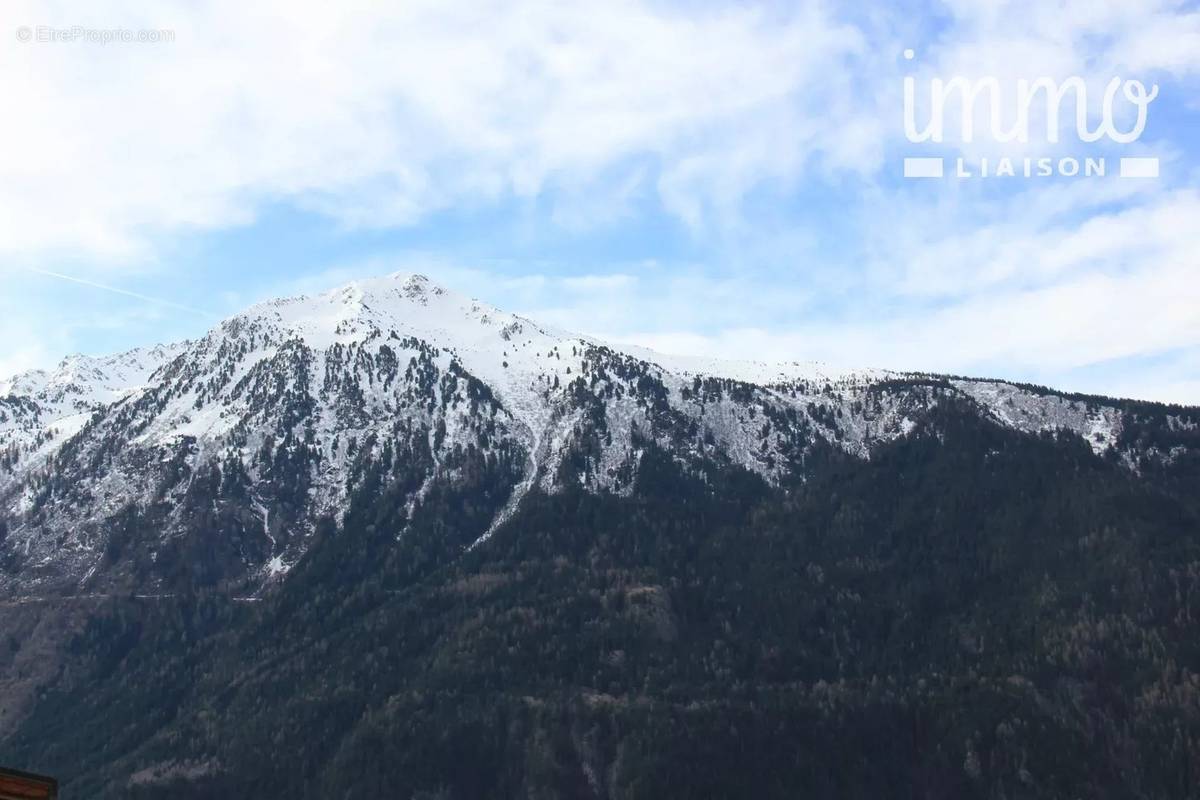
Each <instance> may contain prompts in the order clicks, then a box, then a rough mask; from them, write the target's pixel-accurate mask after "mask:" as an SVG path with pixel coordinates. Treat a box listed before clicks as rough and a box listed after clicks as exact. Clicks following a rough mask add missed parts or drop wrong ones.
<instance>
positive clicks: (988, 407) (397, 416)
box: [0, 274, 1192, 585]
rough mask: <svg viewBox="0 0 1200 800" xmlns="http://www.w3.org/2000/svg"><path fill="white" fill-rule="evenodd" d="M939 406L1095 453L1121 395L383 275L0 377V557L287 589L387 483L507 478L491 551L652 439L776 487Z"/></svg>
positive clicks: (631, 466)
mask: <svg viewBox="0 0 1200 800" xmlns="http://www.w3.org/2000/svg"><path fill="white" fill-rule="evenodd" d="M947 402H957V403H960V404H966V405H968V406H971V407H975V408H977V409H978V413H979V414H981V415H985V416H987V417H989V418H990V419H991V420H992V421H993V422H994V423H996V424H1000V425H1003V426H1006V427H1010V428H1015V429H1017V430H1022V431H1029V432H1039V431H1065V432H1067V433H1069V434H1073V435H1077V436H1079V437H1082V438H1083V439H1085V440H1086V441H1087V442H1088V444H1089V445H1090V446H1091V448H1092V449H1093V450H1094V451H1095V452H1096V453H1098V454H1104V453H1108V452H1110V451H1114V450H1115V449H1116V448H1117V447H1118V445H1119V442H1120V438H1121V433H1122V430H1123V425H1124V424H1125V420H1126V417H1125V415H1124V414H1123V412H1122V411H1121V410H1120V409H1119V408H1118V407H1117V406H1116V405H1115V404H1111V403H1106V402H1099V401H1086V402H1085V401H1082V400H1078V399H1072V398H1067V397H1063V396H1060V395H1056V394H1054V393H1051V392H1037V391H1031V390H1027V389H1023V388H1021V387H1017V386H1014V385H1012V384H1006V383H1002V382H994V381H993V382H979V381H962V380H949V379H942V378H937V377H936V376H932V377H931V376H910V375H903V374H900V373H892V372H887V371H884V370H834V369H830V368H828V367H824V366H822V365H819V364H814V363H811V362H803V361H796V362H791V363H786V364H764V363H759V362H752V361H746V362H726V361H718V360H715V359H704V358H689V357H671V356H663V355H660V354H658V353H654V352H652V351H649V350H645V349H642V348H637V347H631V346H620V345H612V344H606V343H604V342H602V341H599V340H596V339H594V338H590V337H585V336H579V335H576V334H573V333H570V332H568V331H563V330H559V329H556V328H552V327H548V326H544V325H540V324H538V323H536V322H534V321H532V320H530V319H527V318H524V317H521V316H519V315H516V314H512V313H509V312H506V311H502V310H500V309H498V308H495V307H493V306H491V305H488V304H486V303H483V302H480V301H478V300H473V299H471V298H468V297H465V296H463V295H461V294H458V293H456V292H453V291H450V290H447V289H445V288H442V287H440V286H437V285H436V284H434V283H433V282H431V281H430V280H429V279H428V278H425V277H424V276H421V275H408V274H399V275H391V276H387V277H382V278H372V279H367V280H361V281H355V282H353V283H350V284H347V285H346V286H343V287H340V288H337V289H334V290H331V291H328V292H324V293H321V294H317V295H311V296H298V297H290V298H284V299H279V300H273V301H268V302H264V303H259V304H257V305H254V306H252V307H250V308H248V309H247V310H245V311H244V312H242V313H239V314H236V315H234V316H231V317H229V318H227V319H225V320H224V321H222V322H221V323H220V324H218V325H217V326H215V327H214V328H213V329H212V330H210V331H209V332H208V333H207V334H206V335H204V336H203V337H201V338H199V339H197V340H195V341H192V342H183V343H180V344H177V345H167V346H159V347H155V348H150V349H146V350H135V351H130V352H129V353H123V354H120V355H117V356H112V357H109V358H101V359H95V358H87V357H73V358H70V359H67V360H65V361H64V362H63V363H62V364H61V365H59V367H58V368H57V369H56V370H51V371H46V372H37V371H35V372H30V373H25V374H23V375H21V376H17V377H16V378H13V379H10V380H8V381H4V382H3V383H0V448H2V449H0V452H2V453H4V461H3V462H2V463H0V522H4V523H5V525H6V527H7V531H8V534H7V543H4V542H0V547H8V548H9V549H10V550H11V549H12V548H14V547H17V548H19V552H20V553H21V556H20V557H21V559H24V560H26V561H28V562H29V563H32V564H35V565H37V568H36V570H34V572H33V573H31V572H29V571H28V570H25V571H24V572H22V577H21V580H22V581H25V582H28V581H30V580H50V579H51V578H50V577H46V576H53V578H54V579H55V580H65V579H69V580H84V579H85V578H86V579H87V580H92V579H93V576H94V575H96V574H97V572H96V570H98V569H100V567H101V566H102V564H101V558H102V555H103V553H104V552H105V547H106V546H107V547H108V548H109V552H110V553H111V552H112V549H113V548H112V547H111V545H109V544H106V543H110V542H111V537H112V536H113V535H115V534H114V533H113V531H114V530H128V529H129V528H130V525H132V524H133V523H132V522H130V520H131V519H132V520H139V521H140V522H138V524H137V525H136V526H134V527H137V528H138V529H144V530H151V531H153V532H154V533H153V536H154V537H158V538H160V539H161V541H162V542H167V541H174V542H176V544H174V545H172V546H171V547H172V548H174V549H169V550H166V551H164V550H162V548H160V547H159V546H158V545H156V544H154V542H151V541H146V542H143V543H142V545H141V547H143V549H144V552H143V560H142V561H138V562H136V564H140V565H141V566H137V567H136V568H135V566H127V567H122V569H125V570H127V571H126V572H121V573H120V574H122V575H125V578H124V579H125V580H134V577H131V576H133V575H135V573H136V574H137V575H141V576H142V577H138V578H136V580H138V581H140V582H142V583H144V582H145V581H146V580H151V578H147V577H145V576H146V575H151V576H157V577H154V578H153V580H157V581H164V580H168V572H169V571H168V566H167V565H168V564H170V563H172V558H173V557H174V556H172V557H168V556H167V555H163V553H167V552H169V553H176V552H177V550H178V547H179V545H178V542H180V541H192V539H190V538H189V537H201V538H200V539H197V540H196V541H204V542H208V544H206V545H204V547H209V548H211V547H217V551H211V552H223V553H225V555H224V556H222V558H221V559H219V561H220V565H219V568H218V567H217V566H213V567H212V569H213V570H214V573H213V574H214V575H218V577H220V579H222V580H224V579H228V578H229V576H231V575H237V574H243V573H244V574H246V575H260V576H262V577H263V578H273V577H278V576H280V575H283V574H286V572H287V570H288V569H289V568H290V566H291V565H292V564H294V563H295V561H296V559H298V558H299V557H300V556H301V555H302V554H303V552H304V551H305V549H306V548H307V543H308V537H309V536H310V535H311V534H312V532H313V531H314V529H315V526H316V523H317V520H318V519H320V518H322V517H324V516H336V515H337V514H338V513H339V512H340V511H341V510H343V509H344V508H345V507H346V504H347V503H348V501H349V498H350V497H352V496H353V494H354V493H355V492H356V491H359V489H360V488H361V487H363V486H365V485H370V479H369V477H368V476H370V475H372V474H378V473H379V472H380V471H381V470H386V471H388V472H389V473H390V474H392V475H393V480H395V481H397V482H398V485H400V486H402V487H404V488H403V492H404V499H405V503H406V505H407V509H408V512H407V513H408V514H409V515H410V516H413V515H417V514H419V513H421V508H422V507H423V504H424V503H425V502H426V500H427V498H429V497H430V496H432V495H431V493H433V494H436V492H437V491H438V487H439V486H446V485H456V484H460V483H462V482H464V481H466V482H470V481H479V480H483V479H482V478H481V477H480V476H481V475H490V476H491V477H489V478H487V479H486V482H487V485H489V486H493V487H497V486H498V487H502V488H501V489H492V490H489V492H492V491H500V492H501V494H500V496H499V497H493V498H492V500H489V501H488V502H489V503H491V502H494V503H496V506H495V508H494V510H493V513H492V515H491V519H490V521H489V522H488V524H487V525H485V526H483V528H482V529H481V530H480V531H479V534H480V538H481V539H482V538H486V536H487V535H488V534H489V533H490V532H491V531H493V530H495V529H496V527H497V526H498V525H500V524H502V523H503V522H504V520H505V519H507V518H509V517H510V516H511V515H512V513H513V512H514V510H515V509H516V508H517V507H518V506H519V505H520V503H521V501H522V498H524V497H525V496H526V495H527V494H528V493H529V492H530V491H533V490H535V489H540V490H542V491H546V492H555V491H559V490H561V489H562V488H563V487H565V486H566V485H575V486H578V487H581V488H583V489H585V490H587V491H593V492H606V491H607V492H617V493H622V492H626V491H629V490H630V489H631V487H632V485H633V483H634V481H635V479H636V477H637V475H638V472H639V467H640V465H641V463H642V458H643V457H644V455H645V453H646V451H647V449H648V448H651V447H656V448H659V449H661V450H662V451H664V452H667V453H669V454H671V456H672V457H673V458H675V459H676V460H677V461H678V462H679V463H680V464H683V465H685V468H688V469H693V468H694V469H707V468H708V467H706V466H704V465H717V467H718V468H726V467H729V468H740V469H744V470H748V471H750V472H752V473H755V474H757V475H759V476H761V477H762V478H763V479H764V480H766V481H767V482H768V483H778V482H781V481H784V480H785V479H788V478H796V479H803V477H804V471H805V470H806V469H807V467H806V464H808V463H810V460H811V457H812V455H813V454H814V453H816V452H817V451H821V450H822V449H826V450H828V449H829V448H833V449H836V450H840V451H843V452H845V453H848V454H850V455H852V456H855V457H859V458H869V457H870V456H871V453H872V450H873V449H874V448H875V447H877V446H878V445H880V444H881V443H884V442H887V441H890V440H893V439H895V438H897V437H901V436H905V435H908V434H909V433H910V432H912V431H913V430H914V429H916V428H918V427H920V426H921V425H922V424H923V420H926V419H928V418H929V416H930V413H931V410H932V409H934V408H936V407H938V406H939V405H940V404H943V403H947ZM1176 422H1178V424H1179V425H1184V424H1192V423H1191V422H1185V421H1182V420H1177V421H1176ZM1172 424H1174V423H1172ZM722 465H724V466H722ZM488 496H489V497H492V495H491V494H489V495H488ZM118 520H119V522H118ZM197 526H199V527H197ZM220 531H225V533H220ZM214 536H216V537H218V539H215V540H214V539H212V538H211V537H214ZM205 537H208V538H205ZM221 537H224V538H221ZM218 545H219V546H218ZM118 549H119V548H118ZM13 552H16V551H13ZM203 552H204V553H208V554H209V555H211V552H210V550H203ZM207 557H208V556H205V558H207ZM122 563H124V562H122ZM131 563H134V562H131ZM194 568H195V567H194V565H193V566H192V567H188V569H194ZM114 569H115V568H114ZM239 571H240V572H239ZM114 574H116V573H114ZM30 575H37V576H38V577H34V578H31V577H30ZM215 579H216V578H214V580H215ZM3 580H4V578H3V576H2V575H0V582H3ZM110 580H115V578H110ZM139 585H141V583H139Z"/></svg>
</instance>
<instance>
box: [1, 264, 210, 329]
mask: <svg viewBox="0 0 1200 800" xmlns="http://www.w3.org/2000/svg"><path fill="white" fill-rule="evenodd" d="M22 269H24V270H25V271H26V272H34V273H37V274H38V275H46V276H49V277H51V278H58V279H59V280H63V281H70V282H71V283H78V284H80V285H82V286H90V287H92V288H93V289H102V290H104V291H106V292H112V293H113V294H120V295H124V296H126V297H133V298H135V299H137V300H144V301H145V302H147V303H154V304H155V305H160V306H166V307H168V308H176V309H179V310H180V311H187V312H188V313H191V314H200V315H202V316H205V317H215V316H216V315H215V314H213V313H212V312H211V311H205V310H204V309H202V308H193V307H191V306H185V305H182V304H180V303H173V302H171V301H170V300H163V299H162V298H159V297H150V296H149V295H145V294H138V293H137V292H131V291H129V290H128V289H118V288H117V287H116V286H108V285H106V284H103V283H97V282H96V281H89V280H86V279H84V278H76V277H75V276H73V275H64V274H62V273H61V272H51V271H50V270H48V269H38V268H37V267H22Z"/></svg>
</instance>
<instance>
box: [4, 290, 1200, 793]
mask: <svg viewBox="0 0 1200 800" xmlns="http://www.w3.org/2000/svg"><path fill="white" fill-rule="evenodd" d="M154 352H157V353H159V354H160V355H158V356H154V357H145V358H141V359H138V360H137V364H138V368H137V369H130V370H129V371H127V372H125V373H118V372H117V371H116V370H115V369H110V370H105V369H102V368H99V367H97V369H96V370H94V371H81V370H75V369H73V368H72V369H69V368H68V367H65V366H64V368H63V370H62V374H63V376H64V377H63V378H62V379H59V378H57V377H56V376H53V375H41V376H34V377H28V376H27V377H25V378H23V379H21V380H18V381H14V382H12V383H10V384H6V386H8V387H9V388H8V391H9V394H8V395H6V396H5V397H4V399H3V400H0V407H2V408H3V409H4V410H5V413H7V414H9V416H8V417H6V418H5V424H7V425H8V427H7V428H5V429H4V430H5V431H7V435H8V436H10V437H11V438H10V441H12V442H17V441H19V442H21V445H22V446H21V449H20V453H19V454H18V455H19V457H16V458H12V459H9V460H8V461H6V462H5V463H4V467H3V469H2V470H0V509H2V512H0V525H2V526H3V527H2V528H0V534H2V535H0V761H4V762H12V763H20V764H24V765H26V766H28V767H31V768H35V769H39V770H42V771H48V772H52V773H54V774H57V775H59V776H60V777H61V778H62V780H63V783H64V789H65V792H67V793H72V794H71V796H86V797H100V798H105V797H143V798H166V797H170V798H187V797H212V796H227V797H250V796H254V797H281V798H282V797H289V798H296V797H300V798H305V797H311V798H330V797H346V798H352V797H363V796H395V797H413V798H431V797H437V798H474V797H480V796H489V797H514V798H516V797H523V798H527V797H591V798H597V799H599V798H605V799H607V798H642V797H665V796H672V797H712V796H762V797H795V796H798V795H799V796H813V797H831V798H832V797H838V798H846V797H849V798H855V797H863V798H867V797H870V798H878V797H934V798H942V797H944V798H952V797H963V796H978V797H993V798H1014V797H1038V798H1041V797H1045V798H1052V797H1099V798H1114V800H1115V798H1126V797H1146V798H1177V797H1195V796H1197V792H1196V789H1195V787H1196V786H1197V785H1200V782H1198V781H1196V780H1195V777H1196V774H1197V769H1196V766H1195V765H1196V764H1200V689H1198V687H1200V649H1198V644H1197V643H1200V636H1198V635H1197V634H1198V633H1200V631H1198V630H1197V619H1200V608H1198V607H1197V602H1198V598H1200V410H1197V409H1191V408H1180V407H1170V406H1162V405H1157V404H1150V403H1138V402H1132V401H1117V400H1110V399H1105V398H1097V397H1081V396H1073V395H1064V394H1061V393H1056V392H1054V391H1052V390H1048V389H1044V388H1040V387H1032V386H1022V385H1015V384H1010V383H1005V382H1002V381H979V380H971V379H966V378H959V377H952V376H936V375H918V374H899V373H892V372H887V371H881V370H869V371H852V372H831V371H828V370H824V369H822V368H820V367H817V366H815V365H809V364H799V363H795V364H786V365H763V364H754V363H732V364H730V363H722V362H714V361H706V360H696V359H679V358H669V357H663V356H659V355H657V354H653V353H649V352H647V351H643V350H638V349H632V348H618V347H613V346H610V345H606V344H604V343H602V342H598V341H595V340H592V339H589V338H586V337H578V336H574V335H572V334H569V333H566V332H562V331H557V330H554V329H551V328H546V327H542V326H538V325H536V324H535V323H533V322H531V321H529V320H526V319H523V318H520V317H517V316H513V315H509V314H505V313H504V312H501V311H498V310H496V309H494V308H491V307H488V306H485V305H483V304H480V303H476V302H474V301H471V300H468V299H466V298H463V297H460V296H457V295H455V294H453V293H451V292H447V291H445V290H442V289H440V288H438V287H436V286H433V285H432V284H430V283H429V282H428V281H427V280H425V279H423V278H421V277H419V276H393V277H390V278H384V279H377V280H371V281H364V282H360V283H355V284H351V285H350V286H347V287H344V288H342V289H339V290H336V291H333V292H329V293H326V294H324V295H319V296H317V297H311V298H292V299H288V300H281V301H276V302H272V303H265V304H261V305H259V306H255V307H253V308H251V309H249V310H247V311H246V312H244V313H242V314H239V315H236V316H234V317H231V318H230V319H228V320H226V321H225V322H223V323H221V325H219V326H218V327H216V328H214V329H213V330H212V331H210V332H209V333H208V334H207V335H206V336H204V337H202V338H201V339H198V340H197V341H195V342H188V343H183V344H181V345H179V346H177V347H171V348H161V349H159V350H157V351H154ZM105 363H109V362H105ZM68 373H69V374H70V375H72V376H75V377H70V378H68V377H66V376H67V375H68ZM35 378H36V380H35ZM62 385H69V386H73V387H75V388H74V389H73V390H72V391H71V392H69V393H61V392H58V391H56V390H51V389H49V388H48V387H51V386H62ZM104 392H107V393H108V394H104ZM64 398H65V399H64ZM72 413H73V414H76V415H85V416H86V419H85V420H84V421H83V422H82V423H81V424H79V425H78V426H77V430H76V431H75V432H74V433H70V432H69V431H63V432H61V433H60V435H56V436H53V437H50V436H47V435H46V431H47V430H48V429H51V428H53V427H54V426H55V425H59V424H62V423H61V421H62V420H64V419H67V418H68V417H69V416H70V415H71V414H72ZM18 414H20V415H21V416H20V418H19V420H18V417H17V415H18ZM73 430H74V429H73ZM32 445H36V446H32ZM64 796H66V795H64Z"/></svg>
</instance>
